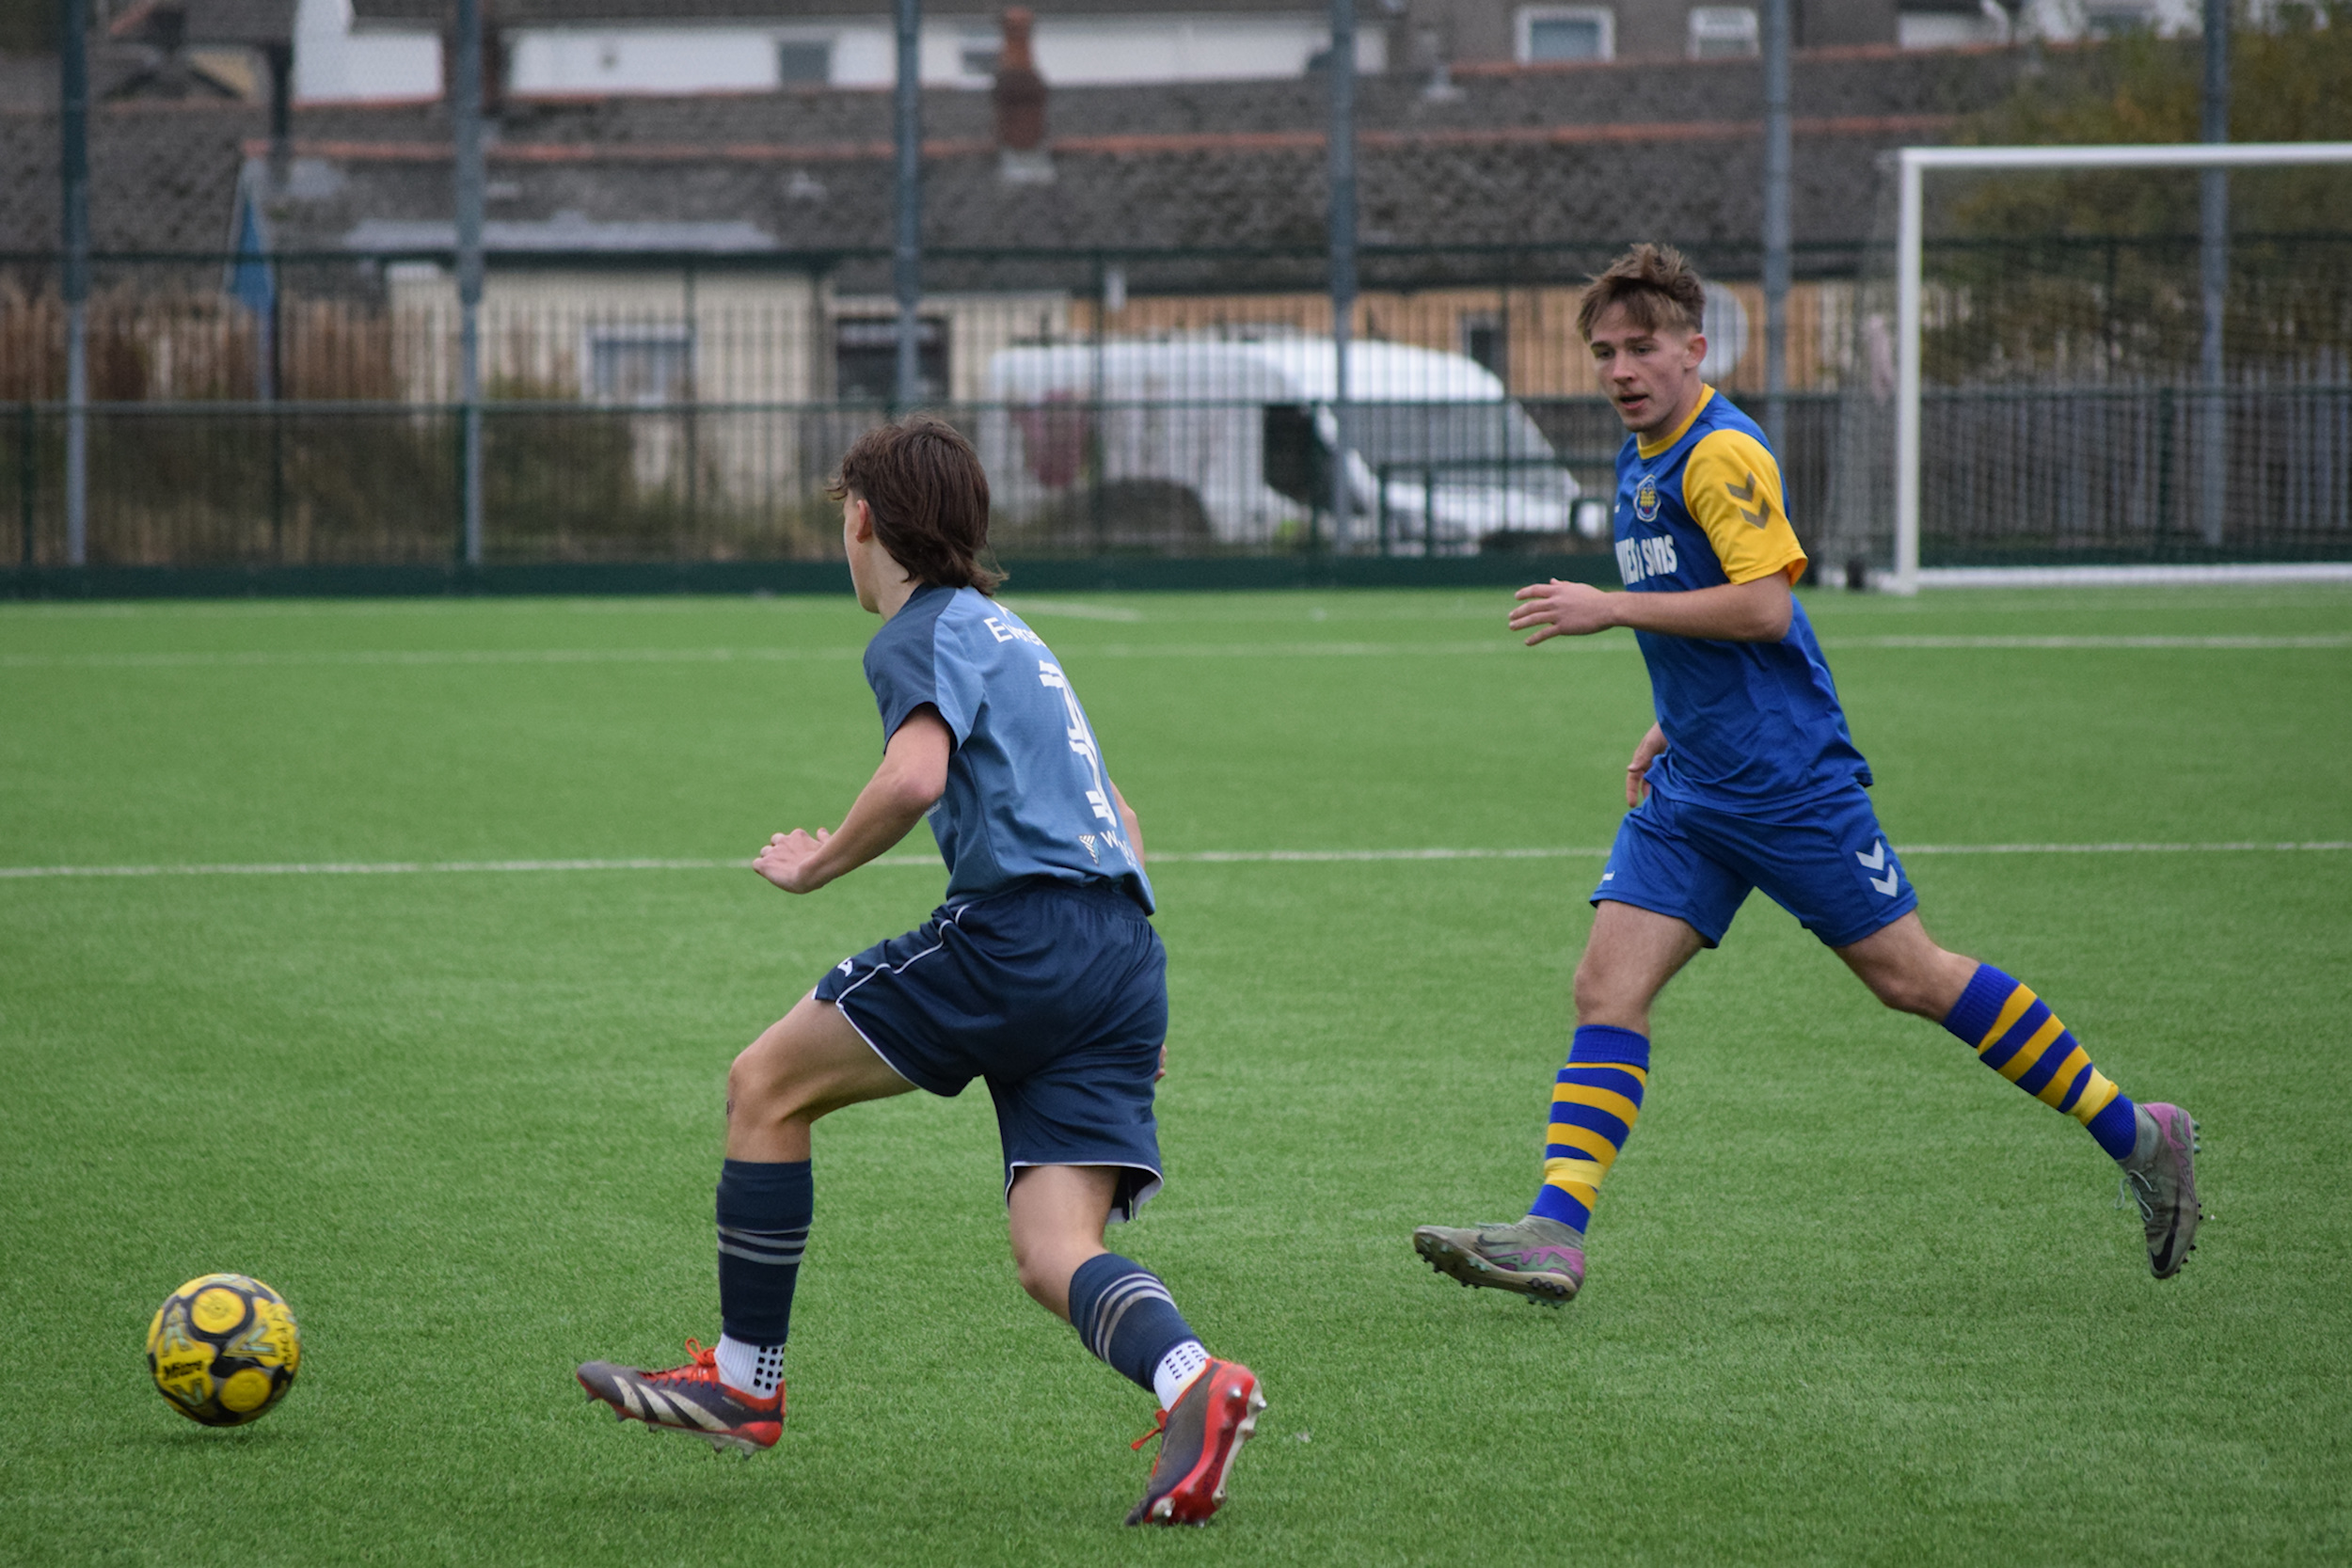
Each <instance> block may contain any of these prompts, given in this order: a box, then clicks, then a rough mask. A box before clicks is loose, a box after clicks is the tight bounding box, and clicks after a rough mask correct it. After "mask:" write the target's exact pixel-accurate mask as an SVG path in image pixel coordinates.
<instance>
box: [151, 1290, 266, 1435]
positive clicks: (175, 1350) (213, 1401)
mask: <svg viewBox="0 0 2352 1568" xmlns="http://www.w3.org/2000/svg"><path fill="white" fill-rule="evenodd" d="M147 1370H148V1372H149V1374H150V1375H151V1376H152V1377H153V1378H154V1379H155V1387H156V1390H157V1391H158V1392H159V1393H161V1394H162V1395H163V1396H164V1399H165V1401H166V1402H167V1403H168V1404H170V1406H171V1407H172V1408H173V1409H174V1410H177V1411H178V1412H180V1414H181V1415H183V1416H185V1417H186V1418H188V1419H189V1420H191V1421H200V1422H202V1423H203V1424H204V1425H206V1426H208V1427H235V1426H243V1425H245V1424H246V1422H247V1421H256V1420H259V1419H261V1418H262V1416H263V1415H264V1414H266V1413H267V1412H268V1410H269V1407H270V1406H271V1405H274V1404H276V1403H277V1402H278V1401H279V1400H282V1399H284V1398H285V1397H286V1390H287V1389H289V1388H291V1387H293V1386H294V1373H296V1372H297V1371H299V1370H302V1330H301V1329H299V1328H297V1327H295V1326H294V1313H293V1312H292V1311H291V1310H289V1309H288V1307H287V1306H286V1298H285V1297H283V1296H281V1295H279V1294H278V1292H277V1291H273V1290H271V1289H270V1288H269V1287H268V1286H266V1285H264V1284H262V1282H261V1281H260V1280H258V1279H248V1278H246V1276H245V1275H241V1274H208V1275H200V1276H199V1277H198V1278H195V1279H191V1280H189V1281H188V1282H187V1283H186V1284H185V1285H183V1286H181V1287H180V1288H179V1289H178V1290H176V1291H172V1292H171V1294H170V1296H169V1297H168V1298H167V1299H166V1300H165V1302H164V1304H163V1306H162V1307H158V1308H157V1309H156V1311H155V1321H154V1322H153V1323H151V1324H149V1325H148V1329H147Z"/></svg>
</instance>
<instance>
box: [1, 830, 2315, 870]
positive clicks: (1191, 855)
mask: <svg viewBox="0 0 2352 1568" xmlns="http://www.w3.org/2000/svg"><path fill="white" fill-rule="evenodd" d="M1896 848H1897V851H1898V852H1899V853H1900V854H1903V855H2177V854H2299V853H2312V852H2319V853H2327V852H2336V851H2343V850H2347V849H2352V839H2319V840H2305V841H2300V842H2294V841H2290V842H2273V841H2269V840H2256V839H2241V840H2233V841H2230V842H2227V843H2215V844H2120V843H2119V844H1921V845H1915V846H1913V847H1908V848H1906V847H1902V846H1900V845H1898V846H1896ZM1608 854H1609V851H1608V849H1607V848H1606V847H1565V846H1547V847H1537V848H1519V849H1470V848H1426V849H1193V850H1179V851H1176V852H1174V853H1171V854H1163V855H1153V856H1152V857H1151V863H1152V864H1153V865H1171V864H1172V865H1288V864H1304V865H1338V864H1348V863H1363V862H1375V861H1385V862H1397V861H1547V860H1601V859H1604V858H1606V857H1607V855H1608ZM751 864H752V863H751V862H750V861H747V860H653V859H647V860H561V861H277V862H262V863H216V864H199V865H8V866H0V880H8V879H31V878H57V877H399V876H437V875H448V874H453V873H506V872H532V871H540V872H554V871H747V870H749V869H751ZM870 864H874V865H882V866H896V867H900V868H911V869H922V868H925V867H928V868H930V870H933V871H944V870H945V869H946V867H945V866H943V865H942V864H941V863H940V862H939V860H938V858H937V857H936V856H932V855H885V856H883V857H882V859H880V860H877V861H873V862H870Z"/></svg>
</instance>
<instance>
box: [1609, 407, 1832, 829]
mask: <svg viewBox="0 0 2352 1568" xmlns="http://www.w3.org/2000/svg"><path fill="white" fill-rule="evenodd" d="M1615 532H1616V548H1617V572H1618V575H1619V576H1620V577H1621V578H1624V580H1625V586H1626V589H1627V590H1628V592H1630V593H1635V594H1678V593H1683V592H1685V591H1687V590H1690V589H1693V588H1713V587H1716V586H1719V585H1720V584H1723V583H1727V582H1754V581H1756V579H1757V578H1763V577H1768V576H1770V575H1771V574H1772V573H1774V572H1779V573H1782V574H1784V575H1786V576H1787V577H1788V580H1789V581H1790V582H1791V583H1792V584H1793V583H1794V582H1795V581H1796V580H1797V578H1799V577H1800V576H1802V575H1803V574H1804V562H1805V556H1804V546H1801V545H1799V544H1798V543H1797V535H1796V532H1795V531H1794V530H1793V529H1791V528H1790V527H1789V526H1788V508H1787V507H1786V506H1785V505H1784V504H1783V503H1782V500H1781V483H1780V464H1779V463H1778V462H1777V461H1776V460H1774V458H1773V456H1772V448H1771V447H1769V446H1767V445H1766V444H1765V441H1764V432H1763V431H1762V430H1760V429H1758V428H1757V426H1756V421H1754V420H1751V419H1749V418H1748V417H1747V416H1746V415H1745V414H1742V413H1741V412H1740V410H1739V409H1737V408H1735V407H1733V406H1732V405H1731V403H1730V402H1729V400H1727V399H1725V398H1724V396H1723V395H1722V394H1721V393H1719V392H1717V391H1716V390H1715V389H1714V388H1711V387H1709V388H1706V390H1705V392H1704V393H1703V395H1702V396H1701V397H1700V399H1699V405H1698V407H1697V408H1695V409H1693V410H1692V414H1691V417H1690V418H1689V419H1688V420H1685V421H1684V422H1683V424H1682V426H1681V428H1679V429H1677V430H1676V431H1674V432H1673V433H1672V434H1670V435H1668V436H1665V437H1664V438H1662V439H1661V440H1660V441H1658V442H1656V443H1654V444H1653V443H1645V442H1644V441H1642V440H1640V439H1639V438H1638V437H1634V436H1628V437H1627V438H1626V443H1625V450H1624V451H1621V452H1619V453H1618V454H1617V512H1616V529H1615ZM1634 637H1635V638H1636V640H1637V641H1640V643H1641V645H1642V657H1643V659H1644V661H1645V662H1646V663H1647V664H1648V666H1649V678H1650V697H1651V704H1652V705H1653V706H1654V707H1655V708H1656V710H1657V713H1658V726H1659V728H1660V729H1661V730H1663V731H1664V732H1665V735H1666V741H1667V751H1666V753H1665V755H1664V756H1662V757H1661V758H1659V759H1658V761H1657V762H1656V763H1655V764H1653V765H1652V766H1651V768H1650V770H1649V783H1650V787H1652V788H1653V789H1656V790H1657V791H1658V792H1659V793H1661V795H1665V796H1667V797H1668V798H1670V799H1673V800H1689V801H1692V802H1694V803H1696V804H1699V805H1707V806H1715V807H1720V808H1723V809H1725V810H1733V811H1754V810H1756V809H1757V808H1759V807H1766V806H1772V805H1779V804H1785V803H1793V802H1800V801H1804V800H1809V799H1812V798H1814V797H1817V796H1820V795H1825V794H1828V793H1830V792H1831V791H1833V790H1837V789H1843V788H1846V787H1848V786H1850V785H1851V784H1855V783H1861V784H1868V783H1869V782H1870V769H1869V765H1868V764H1867V763H1866V762H1864V761H1863V759H1862V753H1861V752H1858V751H1856V750H1855V749H1854V744H1853V739H1852V737H1851V736H1849V735H1848V734H1847V733H1846V716H1845V713H1844V711H1843V710H1842V709H1841V708H1839V707H1838V705H1837V688H1836V684H1835V683H1833V682H1832V681H1831V679H1830V674H1829V666H1828V664H1827V663H1825V662H1824V661H1823V660H1822V657H1821V649H1820V643H1819V642H1817V641H1814V637H1813V625H1812V623H1811V622H1810V621H1808V620H1807V619H1806V618H1805V613H1804V606H1803V605H1795V606H1792V607H1791V610H1790V612H1789V617H1788V635H1787V636H1785V637H1783V638H1782V639H1781V640H1780V641H1777V642H1730V641H1717V640H1714V639H1709V638H1698V637H1673V636H1668V635H1666V634H1664V633H1661V632H1647V631H1641V632H1636V633H1634Z"/></svg>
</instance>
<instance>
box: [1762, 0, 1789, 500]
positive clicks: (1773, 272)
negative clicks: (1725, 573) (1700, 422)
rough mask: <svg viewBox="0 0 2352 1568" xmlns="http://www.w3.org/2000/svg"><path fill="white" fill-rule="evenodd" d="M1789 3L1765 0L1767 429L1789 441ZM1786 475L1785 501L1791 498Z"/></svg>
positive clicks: (1775, 440) (1779, 445)
mask: <svg viewBox="0 0 2352 1568" xmlns="http://www.w3.org/2000/svg"><path fill="white" fill-rule="evenodd" d="M1788 7H1789V0H1765V4H1764V433H1765V435H1767V436H1771V437H1772V450H1773V451H1775V452H1778V451H1786V450H1787V446H1788ZM1786 483H1787V478H1786V474H1785V473H1784V475H1783V485H1784V488H1783V491H1782V503H1783V505H1784V506H1785V505H1786V504H1787V500H1788V493H1787V489H1786Z"/></svg>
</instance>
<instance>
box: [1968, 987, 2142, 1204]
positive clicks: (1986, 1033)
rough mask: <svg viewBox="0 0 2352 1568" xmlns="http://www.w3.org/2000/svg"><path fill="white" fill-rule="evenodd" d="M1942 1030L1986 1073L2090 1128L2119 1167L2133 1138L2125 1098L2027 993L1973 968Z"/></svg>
mask: <svg viewBox="0 0 2352 1568" xmlns="http://www.w3.org/2000/svg"><path fill="white" fill-rule="evenodd" d="M1944 1027H1945V1028H1947V1029H1949V1030H1950V1031H1951V1032H1952V1033H1953V1034H1955V1035H1957V1036H1959V1037H1961V1039H1962V1040H1963V1041H1965V1042H1966V1043H1967V1044H1968V1045H1969V1046H1971V1047H1973V1048H1974V1049H1975V1051H1976V1053H1977V1057H1978V1059H1979V1061H1981V1062H1983V1063H1984V1065H1985V1066H1987V1067H1989V1068H1991V1069H1993V1070H1994V1071H1995V1072H1997V1073H1999V1074H2000V1075H2001V1076H2002V1077H2004V1078H2006V1079H2008V1080H2009V1081H2010V1083H2012V1084H2014V1085H2017V1086H2018V1087H2019V1088H2021V1089H2023V1090H2025V1091H2026V1093H2027V1094H2029V1095H2031V1096H2033V1097H2034V1098H2035V1099H2036V1100H2039V1101H2042V1103H2043V1104H2044V1105H2047V1106H2049V1107H2051V1108H2052V1109H2053V1110H2058V1111H2064V1112H2065V1113H2066V1114H2067V1115H2068V1116H2070V1117H2074V1119H2075V1120H2076V1121H2079V1122H2081V1123H2082V1124H2083V1125H2084V1126H2085V1127H2087V1128H2089V1129H2090V1135H2091V1136H2092V1137H2094V1138H2096V1139H2098V1140H2099V1147H2100V1148H2104V1149H2106V1151H2107V1153H2108V1154H2109V1155H2111V1156H2113V1157H2114V1158H2116V1159H2118V1160H2122V1159H2123V1158H2125V1157H2127V1156H2128V1155H2129V1154H2130V1153H2131V1151H2132V1143H2133V1140H2134V1139H2135V1138H2136V1137H2137V1134H2138V1131H2139V1127H2138V1119H2137V1115H2136V1114H2135V1112H2134V1110H2133V1106H2132V1101H2131V1098H2130V1097H2129V1096H2127V1095H2126V1094H2124V1093H2123V1091H2122V1090H2121V1089H2119V1088H2117V1087H2116V1086H2115V1084H2114V1082H2113V1081H2112V1080H2111V1079H2109V1078H2108V1077H2107V1075H2106V1073H2104V1072H2101V1071H2100V1070H2099V1069H2097V1068H2095V1067H2093V1066H2091V1065H2090V1053H2088V1052H2086V1051H2085V1050H2083V1048H2082V1047H2081V1046H2079V1045H2077V1044H2076V1043H2074V1036H2073V1035H2071V1034H2069V1033H2068V1032H2067V1029H2066V1025H2065V1024H2063V1023H2060V1022H2058V1019H2057V1017H2056V1015H2054V1014H2053V1013H2052V1012H2051V1011H2050V1009H2049V1007H2048V1006H2047V1005H2046V1004H2044V1003H2043V1002H2042V998H2040V997H2038V996H2036V995H2035V994H2034V993H2033V992H2032V991H2031V990H2028V989H2026V987H2025V986H2022V985H2020V984H2018V983H2017V982H2016V981H2015V980H2012V979H2010V977H2009V976H2008V975H2006V974H2002V973H2001V972H2000V971H1999V970H1997V969H1995V968H1994V967H1993V966H1992V965H1991V964H1979V965H1978V966H1977V973H1976V974H1974V975H1972V976H1970V977H1969V981H1968V989H1967V990H1963V991H1962V992H1961V993H1960V1000H1959V1001H1958V1002H1955V1003H1954V1004H1952V1010H1951V1011H1950V1012H1949V1013H1947V1014H1946V1015H1945V1018H1944Z"/></svg>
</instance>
